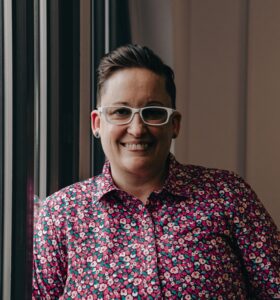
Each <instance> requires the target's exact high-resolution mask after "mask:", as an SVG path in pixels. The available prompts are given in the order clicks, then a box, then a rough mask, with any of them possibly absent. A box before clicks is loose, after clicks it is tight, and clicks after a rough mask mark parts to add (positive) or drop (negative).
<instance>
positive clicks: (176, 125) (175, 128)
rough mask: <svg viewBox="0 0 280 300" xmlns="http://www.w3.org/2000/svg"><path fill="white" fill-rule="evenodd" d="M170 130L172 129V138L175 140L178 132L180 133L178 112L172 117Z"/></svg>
mask: <svg viewBox="0 0 280 300" xmlns="http://www.w3.org/2000/svg"><path fill="white" fill-rule="evenodd" d="M171 122H172V129H173V135H172V138H173V139H175V138H176V137H177V136H178V134H179V132H180V127H181V114H180V113H179V112H175V113H174V115H173V117H172V120H171Z"/></svg>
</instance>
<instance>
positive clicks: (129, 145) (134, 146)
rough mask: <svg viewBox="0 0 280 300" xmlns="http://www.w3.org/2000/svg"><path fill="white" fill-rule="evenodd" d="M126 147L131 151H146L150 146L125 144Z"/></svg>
mask: <svg viewBox="0 0 280 300" xmlns="http://www.w3.org/2000/svg"><path fill="white" fill-rule="evenodd" d="M125 147H126V148H127V149H129V150H145V149H147V148H148V144H125Z"/></svg>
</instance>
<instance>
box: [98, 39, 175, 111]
mask: <svg viewBox="0 0 280 300" xmlns="http://www.w3.org/2000/svg"><path fill="white" fill-rule="evenodd" d="M126 68H144V69H148V70H150V71H152V72H154V73H155V74H158V75H160V76H163V77H164V78H165V86H166V91H167V93H168V94H169V96H170V98H171V102H172V107H173V108H175V107H176V86H175V82H174V72H173V70H172V69H171V68H170V67H169V66H167V65H166V64H164V63H163V61H162V60H161V58H160V57H159V56H157V55H156V54H155V53H154V52H153V51H152V50H151V49H149V48H148V47H143V46H140V45H132V44H128V45H125V46H121V47H119V48H117V49H115V50H113V51H111V52H109V53H108V54H106V55H105V56H104V57H103V58H102V59H101V61H100V64H99V67H98V69H97V76H98V78H97V99H98V102H99V101H100V96H101V90H102V88H103V86H104V83H105V81H106V80H107V79H108V78H109V77H110V76H111V75H112V74H113V73H114V72H116V71H118V70H120V69H126Z"/></svg>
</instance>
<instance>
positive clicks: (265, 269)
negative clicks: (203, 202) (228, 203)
mask: <svg viewBox="0 0 280 300" xmlns="http://www.w3.org/2000/svg"><path fill="white" fill-rule="evenodd" d="M234 181H235V184H234V186H235V187H234V189H233V194H234V198H235V201H234V209H233V211H234V212H233V214H232V219H231V228H232V234H233V236H234V239H235V241H236V243H237V249H239V251H240V253H239V254H240V255H241V258H242V260H243V264H244V267H245V269H246V271H247V275H248V281H249V285H250V287H251V288H250V293H251V294H252V296H253V297H256V298H257V299H262V300H265V299H280V255H279V253H280V234H279V231H278V230H277V227H276V225H275V224H274V222H273V220H272V218H271V217H270V215H269V214H268V212H267V211H266V209H265V208H264V206H263V204H262V203H261V202H260V200H259V199H258V197H257V195H256V194H255V192H254V191H253V190H252V189H251V188H250V186H249V185H248V184H247V183H246V182H244V181H243V180H242V179H240V178H235V180H234Z"/></svg>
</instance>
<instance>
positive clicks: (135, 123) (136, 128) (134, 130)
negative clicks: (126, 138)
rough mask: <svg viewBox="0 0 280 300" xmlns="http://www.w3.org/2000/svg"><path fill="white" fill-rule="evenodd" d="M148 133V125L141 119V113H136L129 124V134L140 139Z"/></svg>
mask: <svg viewBox="0 0 280 300" xmlns="http://www.w3.org/2000/svg"><path fill="white" fill-rule="evenodd" d="M146 131H147V127H146V124H145V123H144V122H143V120H142V119H141V116H140V114H139V113H135V114H134V116H133V118H132V120H131V122H130V123H129V124H128V128H127V132H128V133H130V134H132V135H134V136H135V137H139V136H141V135H143V133H145V132H146Z"/></svg>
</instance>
